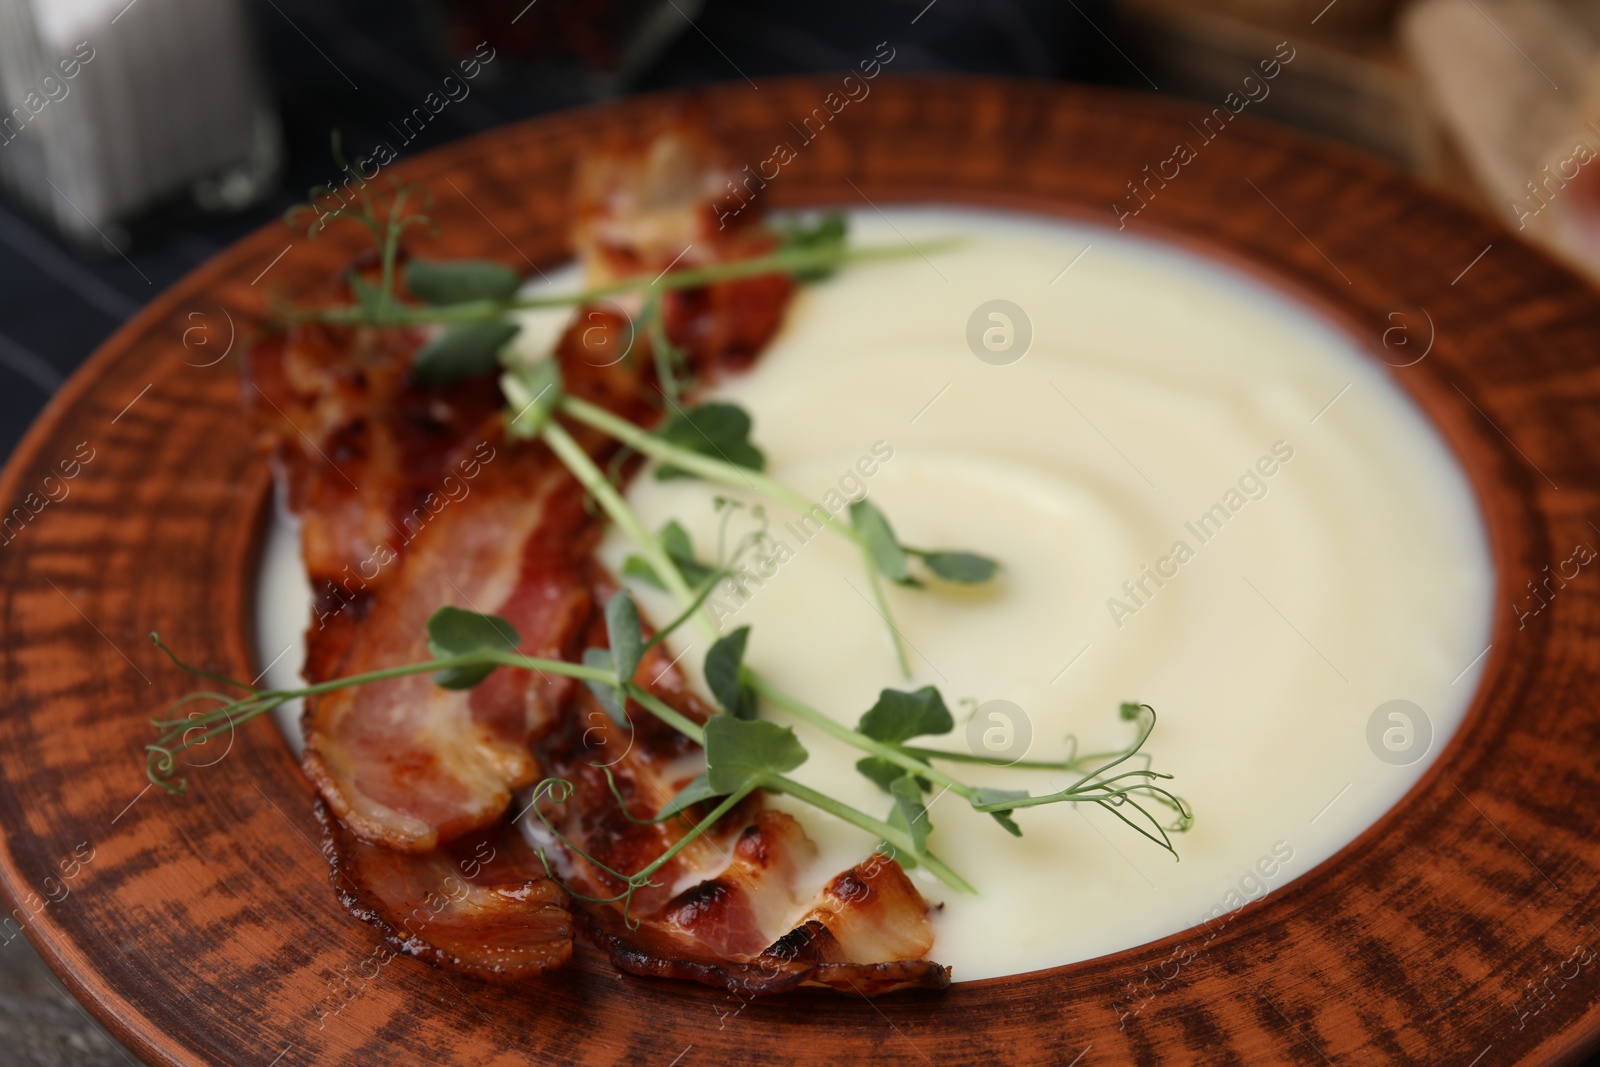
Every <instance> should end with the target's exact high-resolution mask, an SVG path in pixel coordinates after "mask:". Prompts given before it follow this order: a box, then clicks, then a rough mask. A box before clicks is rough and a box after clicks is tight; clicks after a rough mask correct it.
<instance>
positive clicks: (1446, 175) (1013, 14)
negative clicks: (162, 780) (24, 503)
mask: <svg viewBox="0 0 1600 1067" xmlns="http://www.w3.org/2000/svg"><path fill="white" fill-rule="evenodd" d="M880 41H888V42H890V43H891V44H892V45H893V47H894V49H895V59H894V65H893V68H892V70H891V71H890V74H891V76H892V75H893V74H901V73H911V72H947V73H963V72H968V73H984V74H1004V75H1012V76H1018V77H1027V78H1038V79H1046V80H1063V81H1085V82H1094V83H1099V84H1107V85H1116V86H1122V87H1125V88H1128V89H1132V90H1136V91H1140V92H1159V93H1162V94H1167V95H1173V96H1179V97H1187V98H1192V99H1196V100H1199V101H1203V102H1205V103H1206V104H1207V105H1208V106H1211V105H1219V104H1221V103H1222V101H1223V99H1224V98H1225V97H1226V96H1227V95H1228V94H1229V93H1230V92H1234V91H1236V90H1237V89H1238V88H1239V85H1240V83H1241V80H1242V79H1243V77H1244V76H1245V75H1246V74H1248V73H1250V72H1251V71H1252V70H1253V69H1254V68H1255V66H1256V64H1257V63H1258V62H1259V61H1260V60H1261V59H1262V58H1264V57H1269V56H1271V55H1272V54H1273V53H1274V51H1275V49H1276V47H1277V45H1278V43H1279V42H1281V41H1288V42H1289V43H1290V44H1291V45H1292V46H1293V48H1294V49H1295V58H1294V62H1293V63H1292V64H1291V65H1287V66H1285V67H1283V68H1282V72H1281V74H1280V76H1279V77H1278V78H1277V79H1275V80H1274V81H1273V82H1272V85H1271V92H1270V95H1268V96H1267V97H1266V98H1264V99H1262V100H1261V101H1259V102H1256V103H1253V104H1252V105H1251V112H1252V114H1253V115H1255V116H1257V117H1266V118H1270V119H1274V120H1276V121H1279V122H1284V123H1288V124H1291V125H1294V126H1298V127H1301V128H1303V129H1306V130H1310V131H1313V132H1316V133H1319V134H1322V135H1324V136H1327V137H1331V138H1335V139H1338V140H1341V141H1344V142H1347V143H1349V144H1351V145H1355V146H1357V147H1359V148H1362V149H1365V150H1367V151H1370V152H1374V153H1377V154H1379V155H1381V156H1384V157H1386V158H1388V159H1390V160H1392V161H1393V162H1394V163H1396V164H1398V165H1399V166H1401V167H1404V168H1406V169H1408V170H1410V171H1411V172H1413V173H1414V174H1416V175H1417V176H1418V177H1419V179H1421V180H1422V181H1424V182H1427V183H1429V184H1432V185H1435V186H1438V187H1442V188H1444V189H1446V190H1448V191H1449V192H1451V193H1452V194H1453V195H1455V196H1457V197H1458V198H1462V199H1465V200H1467V201H1468V202H1470V203H1472V204H1473V205H1474V206H1476V207H1477V208H1479V209H1480V210H1482V211H1483V212H1484V213H1486V214H1489V215H1493V216H1496V217H1498V218H1500V219H1502V220H1504V221H1505V222H1506V223H1508V224H1509V225H1510V226H1511V227H1512V228H1513V229H1520V231H1521V233H1522V234H1523V235H1524V236H1525V237H1527V238H1529V239H1531V240H1534V241H1536V242H1539V243H1541V244H1542V245H1544V246H1545V247H1547V248H1549V249H1551V250H1552V251H1554V252H1555V253H1556V254H1558V255H1561V256H1563V257H1565V258H1566V259H1568V260H1569V261H1571V262H1573V263H1574V264H1576V265H1577V266H1579V268H1580V269H1583V270H1585V271H1588V272H1589V273H1590V274H1591V275H1592V276H1594V277H1596V278H1600V167H1590V166H1588V165H1587V164H1589V163H1590V162H1591V161H1593V160H1596V159H1600V0H1409V2H1408V0H1331V2H1330V0H932V2H929V0H814V2H812V3H808V4H803V5H802V4H792V3H791V4H785V3H779V2H776V0H131V2H130V0H0V455H7V454H9V453H10V451H11V449H12V448H13V447H14V446H15V445H16V443H17V441H18V440H19V439H20V437H21V436H22V434H23V432H24V431H25V430H26V429H27V426H28V424H29V423H30V422H31V421H32V419H33V418H34V416H35V415H37V413H38V412H39V411H40V410H41V409H42V408H43V406H44V405H45V403H46V402H47V401H48V400H49V398H50V396H51V395H52V394H53V393H54V392H55V391H56V390H57V389H58V388H60V387H61V385H62V384H63V382H64V381H65V380H66V379H67V377H68V376H70V375H71V373H72V372H73V370H74V369H76V368H77V367H78V365H79V364H80V363H82V362H83V361H84V359H86V358H87V357H88V356H89V354H90V353H91V352H93V351H94V349H95V348H96V346H98V345H99V344H100V342H101V341H103V340H104V339H105V338H106V337H107V336H109V335H110V334H111V333H112V332H113V331H114V330H115V329H116V328H117V327H118V326H119V325H120V324H122V323H123V322H124V321H126V320H127V319H129V318H130V317H131V316H133V315H134V314H135V313H136V312H137V311H138V310H139V309H140V308H141V307H142V306H144V305H145V304H146V303H147V302H148V301H150V300H151V299H152V298H153V297H155V296H156V295H157V294H158V293H160V292H161V291H162V290H163V289H165V288H166V287H167V286H168V285H170V284H172V283H173V282H174V281H176V280H177V279H178V278H180V277H182V276H183V275H184V274H186V273H187V272H189V271H190V270H193V269H194V268H195V267H197V266H199V265H200V264H201V263H202V262H204V261H205V260H206V259H207V258H209V257H210V256H212V255H213V254H214V253H216V252H217V251H219V250H220V249H222V248H223V247H225V246H226V245H227V244H229V243H230V242H231V241H233V240H235V239H236V238H238V237H240V236H242V235H243V234H245V233H247V232H249V231H250V230H252V229H254V228H256V227H258V226H260V225H262V224H263V223H266V222H268V221H271V220H273V219H274V218H276V217H277V216H278V215H279V214H280V213H281V212H282V211H283V210H284V209H285V208H286V207H288V206H289V205H290V204H292V203H294V202H295V201H297V200H301V199H304V197H305V194H306V190H307V189H308V188H309V187H310V186H312V185H314V184H317V183H320V182H324V181H327V180H328V177H329V174H330V173H331V168H330V164H329V144H330V140H329V138H330V132H331V131H333V130H335V129H337V130H339V131H341V133H342V136H343V142H344V145H345V147H346V150H347V152H348V154H349V155H350V156H351V157H352V158H353V157H356V156H360V155H362V154H365V153H367V152H369V151H370V150H371V149H372V148H373V146H374V145H376V144H377V143H378V142H380V141H384V142H387V143H389V144H390V145H392V146H394V147H395V148H396V149H397V150H398V151H399V153H400V158H405V157H408V156H411V155H414V154H416V153H418V152H422V151H425V150H427V149H428V148H431V147H434V146H437V145H440V144H445V143H447V142H449V141H452V140H455V139H457V138H460V137H464V136H467V135H470V134H474V133H479V132H481V131H484V130H489V129H492V128H494V127H496V126H500V125H502V124H505V123H508V122H514V121H517V120H519V119H524V118H528V117H530V116H534V115H540V114H544V113H546V112H550V111H554V110H558V109H562V108H569V107H574V106H578V105H581V104H584V103H589V102H593V101H598V100H604V99H607V98H611V97H615V96H618V95H623V94H629V93H637V92H646V91H650V90H656V89H665V88H672V87H676V86H685V85H694V84H699V83H705V82H718V81H730V80H740V79H743V80H746V81H750V82H752V83H756V84H759V83H760V81H761V80H762V79H763V78H767V77H772V76H777V75H783V74H796V73H805V72H814V71H833V70H839V71H843V70H847V69H851V68H854V67H855V65H856V64H857V63H858V62H859V61H860V60H861V59H863V58H865V57H870V56H871V55H872V54H873V52H874V49H875V48H876V47H877V45H878V42H880ZM447 78H449V79H451V80H447ZM0 1048H3V1049H5V1054H4V1055H3V1057H0V1059H3V1060H4V1062H6V1063H13V1064H26V1065H40V1064H50V1065H55V1064H87V1065H93V1067H98V1065H100V1064H121V1063H132V1062H133V1059H132V1057H131V1056H129V1054H128V1053H126V1052H125V1051H124V1050H122V1049H121V1048H119V1047H117V1046H116V1045H115V1044H114V1043H113V1042H112V1041H111V1039H110V1038H108V1037H106V1036H105V1035H104V1034H103V1033H102V1032H101V1031H100V1030H99V1028H98V1027H96V1026H95V1024H94V1023H93V1022H91V1021H90V1020H89V1018H88V1016H87V1015H86V1014H85V1013H84V1012H83V1009H82V1008H81V1007H79V1006H78V1005H77V1004H76V1003H74V1002H73V1001H72V1000H71V998H70V997H68V996H67V994H66V992H65V990H64V988H63V987H62V986H61V985H60V984H59V981H58V980H57V979H56V978H55V976H54V975H52V974H50V973H49V971H48V970H47V969H46V968H45V967H44V965H43V964H42V963H41V962H40V961H39V960H38V959H37V957H35V956H33V955H32V953H31V950H30V949H29V948H28V946H27V945H26V943H25V942H23V941H22V940H20V939H18V940H15V941H13V942H11V943H9V944H8V945H6V946H5V947H0Z"/></svg>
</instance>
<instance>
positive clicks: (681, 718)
mask: <svg viewBox="0 0 1600 1067" xmlns="http://www.w3.org/2000/svg"><path fill="white" fill-rule="evenodd" d="M628 696H630V697H631V698H633V700H635V701H636V702H637V703H638V704H639V706H640V707H642V708H644V709H645V710H646V711H648V712H650V714H652V715H654V716H655V717H656V718H658V719H660V720H661V721H662V722H664V723H666V724H667V725H668V726H670V727H672V728H673V729H674V730H676V731H678V732H679V733H680V734H682V735H683V736H684V737H687V738H688V739H689V740H691V741H693V742H694V743H695V744H697V745H700V746H702V747H704V745H705V743H706V734H705V731H704V730H702V729H701V728H700V725H699V724H698V723H696V722H695V721H694V720H693V719H690V718H689V717H688V716H686V715H684V714H683V713H682V712H681V711H678V710H677V709H676V708H674V707H672V706H671V705H670V704H668V703H667V702H666V701H664V700H662V699H661V698H660V697H658V696H656V695H655V694H654V693H651V692H649V691H648V690H645V689H643V688H641V687H639V686H636V685H630V686H628Z"/></svg>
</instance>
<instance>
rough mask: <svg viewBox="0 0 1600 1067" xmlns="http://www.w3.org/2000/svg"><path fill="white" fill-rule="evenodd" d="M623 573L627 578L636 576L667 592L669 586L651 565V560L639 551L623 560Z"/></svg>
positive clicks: (651, 586)
mask: <svg viewBox="0 0 1600 1067" xmlns="http://www.w3.org/2000/svg"><path fill="white" fill-rule="evenodd" d="M622 574H623V576H624V577H627V578H636V579H638V580H639V581H641V582H643V583H644V584H645V585H648V586H649V587H650V588H652V589H659V590H661V591H662V592H666V590H667V587H666V585H665V584H664V583H663V582H662V581H661V579H660V578H658V577H657V576H656V569H655V568H654V567H652V566H650V561H649V560H647V559H645V558H644V557H643V556H641V555H639V554H638V553H637V552H635V553H634V554H632V555H630V556H629V557H628V558H627V559H625V560H623V561H622Z"/></svg>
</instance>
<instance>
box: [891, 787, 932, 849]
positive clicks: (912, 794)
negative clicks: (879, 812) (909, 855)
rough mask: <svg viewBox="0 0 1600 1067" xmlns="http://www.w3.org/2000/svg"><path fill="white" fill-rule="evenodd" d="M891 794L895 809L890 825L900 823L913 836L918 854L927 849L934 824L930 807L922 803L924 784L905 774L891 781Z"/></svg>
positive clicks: (912, 843)
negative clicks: (929, 834)
mask: <svg viewBox="0 0 1600 1067" xmlns="http://www.w3.org/2000/svg"><path fill="white" fill-rule="evenodd" d="M889 795H890V796H892V797H894V811H892V812H890V813H889V825H890V826H896V825H898V826H899V827H900V828H901V829H903V830H905V831H906V832H907V833H908V834H909V835H910V836H911V845H912V847H913V848H914V849H915V850H916V853H917V855H919V856H921V855H924V854H925V853H926V852H927V851H928V848H927V842H928V831H930V830H932V829H933V824H932V823H931V822H929V820H928V809H927V807H926V806H924V805H923V803H922V786H920V785H918V784H917V780H916V778H915V777H913V776H912V775H910V774H903V775H901V776H900V777H899V778H896V779H895V780H894V781H892V782H890V783H889Z"/></svg>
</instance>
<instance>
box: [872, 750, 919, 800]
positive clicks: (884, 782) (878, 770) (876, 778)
mask: <svg viewBox="0 0 1600 1067" xmlns="http://www.w3.org/2000/svg"><path fill="white" fill-rule="evenodd" d="M856 770H858V771H860V772H861V774H862V775H864V776H865V777H866V778H867V780H868V781H870V782H872V783H873V784H874V785H876V786H877V787H878V788H879V789H882V790H883V791H884V792H885V793H887V792H889V787H890V786H891V785H892V784H893V783H894V781H895V779H897V778H900V777H902V776H903V775H905V774H907V773H908V772H907V771H906V769H905V768H904V767H902V766H900V764H898V763H895V762H893V761H891V760H887V759H884V758H883V757H882V756H868V757H866V758H865V759H860V760H857V761H856ZM917 784H918V785H919V786H921V787H922V791H923V792H927V791H928V789H929V788H931V786H930V783H929V782H928V780H927V779H925V778H922V777H918V778H917Z"/></svg>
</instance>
